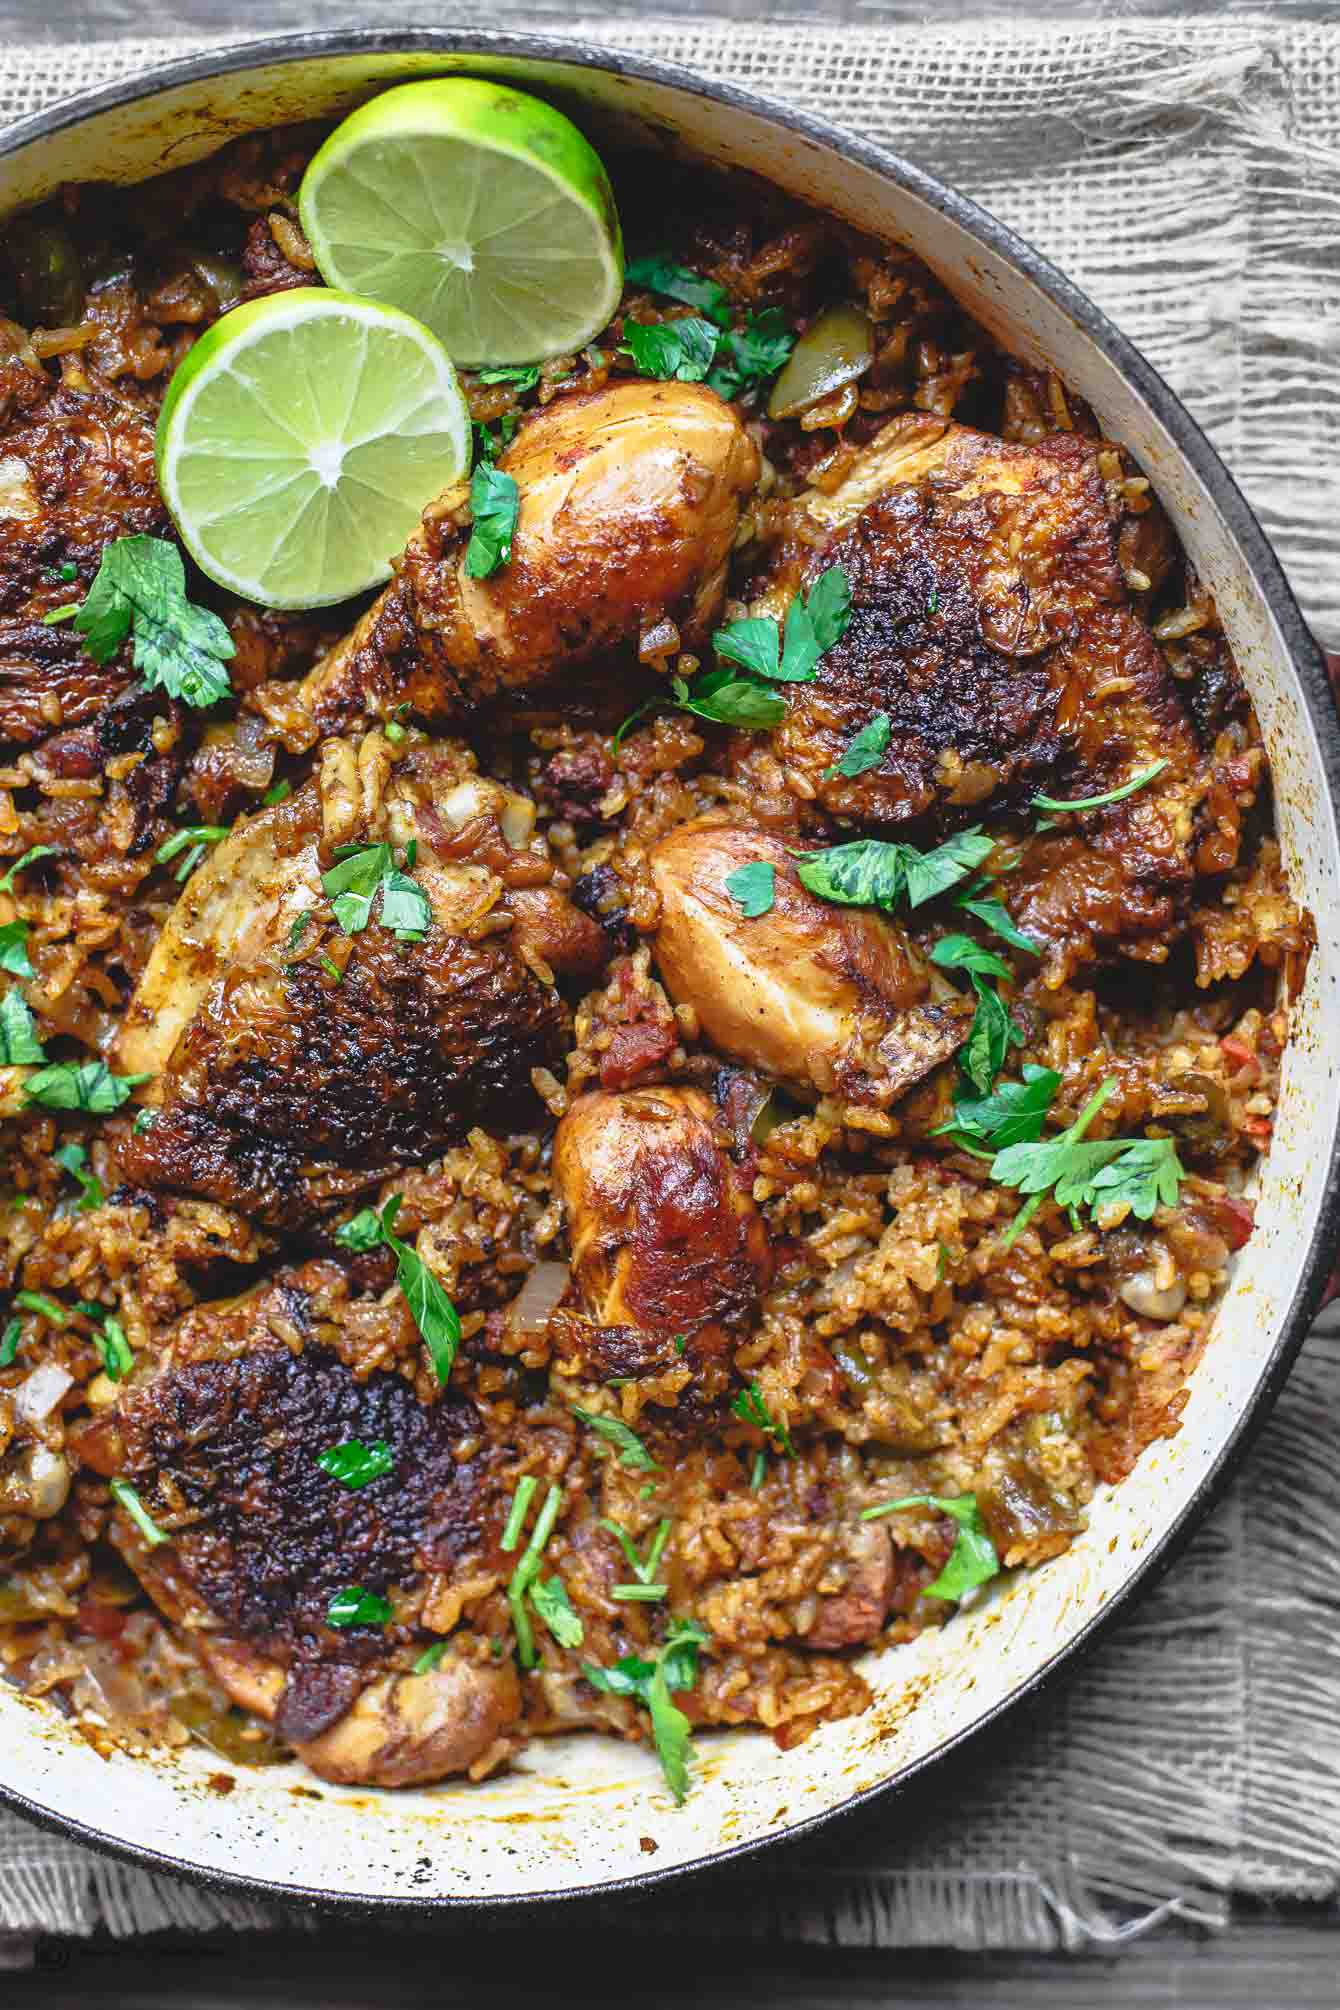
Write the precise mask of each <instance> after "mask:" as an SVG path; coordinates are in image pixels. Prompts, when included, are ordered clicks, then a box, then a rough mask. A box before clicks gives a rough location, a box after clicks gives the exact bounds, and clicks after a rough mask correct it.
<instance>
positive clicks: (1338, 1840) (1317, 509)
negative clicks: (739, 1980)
mask: <svg viewBox="0 0 1340 2010" xmlns="http://www.w3.org/2000/svg"><path fill="white" fill-rule="evenodd" d="M465 11H466V14H467V15H469V14H471V13H472V12H473V13H474V17H475V18H482V15H481V12H480V11H479V10H470V9H467V10H465ZM504 11H505V13H506V20H507V24H508V25H512V26H518V27H519V26H523V25H526V24H527V16H526V15H525V14H524V13H520V12H517V11H515V10H512V9H507V10H504ZM340 18H343V19H347V20H349V21H350V23H351V24H352V23H353V22H354V21H356V19H357V15H356V13H355V11H354V10H353V8H352V7H347V6H346V7H339V8H337V9H336V10H335V16H334V19H336V20H338V19H340ZM416 18H418V19H419V20H423V19H424V18H425V15H424V14H423V13H420V14H419V15H418V16H417V17H416ZM451 18H452V19H453V20H454V21H456V22H459V21H460V19H461V18H462V16H461V14H460V13H457V14H455V15H454V16H453V17H451ZM488 18H489V24H490V25H493V26H497V25H500V23H499V11H498V10H497V9H493V10H490V14H489V17H488ZM551 19H552V17H550V20H546V21H545V22H544V23H543V25H544V26H546V27H547V26H549V25H550V24H551ZM322 20H323V25H327V26H329V25H333V24H334V22H333V19H332V14H331V10H329V9H326V10H323V16H322ZM535 25H537V26H538V25H541V23H540V22H539V21H536V23H535ZM567 32H569V33H570V34H572V35H573V36H574V37H575V38H577V39H580V40H583V41H600V40H607V41H610V42H617V44H618V45H619V46H620V47H623V48H626V49H630V50H634V51H637V52H640V53H645V54H648V55H654V56H657V57H662V58H666V59H669V60H673V61H676V62H680V63H684V64H686V65H688V66H689V67H690V68H692V69H695V70H697V71H700V72H702V73H703V74H705V75H708V76H713V77H728V78H731V79H734V80H735V81H737V82H739V83H742V84H745V85H748V86H750V87H752V88H753V89H755V90H758V91H760V92H763V93H765V94H770V95H772V96H773V97H776V98H783V99H787V100H789V101H791V102H793V103H795V104H798V105H803V106H804V107H806V108H807V109H808V110H811V111H813V112H816V113H821V114H823V115H825V116H827V117H829V118H832V119H835V120H837V121H838V122H840V123H841V124H843V125H845V126H847V127H849V128H851V129H852V130H854V131H858V132H861V133H864V134H866V135H868V136H870V137H872V138H874V139H878V140H881V141H884V142H886V143H888V144H889V145H891V146H893V147H896V148H897V149H899V150H900V151H901V152H904V153H907V154H910V155H911V156H912V157H913V158H915V159H917V160H919V161H920V162H922V163H923V164H924V165H925V166H927V167H929V168H932V169H935V170H937V171H939V172H941V173H943V174H944V175H945V176H946V177H947V178H948V179H949V180H951V181H953V182H955V183H957V184H958V185H959V186H960V187H961V188H963V189H965V190H966V191H967V192H968V193H969V194H971V195H974V196H976V197H977V198H978V199H979V200H980V201H982V202H984V203H985V204H986V205H987V206H988V208H990V209H993V210H994V211H995V212H996V213H997V214H998V215H1000V216H1002V217H1003V218H1004V219H1005V220H1006V221H1007V222H1009V223H1011V224H1013V225H1014V227H1015V228H1016V229H1017V230H1019V231H1021V232H1022V233H1023V234H1024V236H1026V237H1028V238H1031V239H1032V240H1033V242H1034V243H1036V244H1037V245H1039V246H1040V247H1041V248H1042V249H1043V250H1044V251H1046V252H1048V253H1049V254H1050V255H1051V256H1052V257H1053V258H1054V259H1055V260H1056V261H1057V263H1058V264H1060V265H1061V266H1063V267H1064V268H1065V270H1066V271H1067V272H1069V273H1070V274H1071V275H1072V276H1073V277H1074V278H1075V279H1076V280H1078V282H1079V283H1080V285H1081V286H1083V287H1085V288H1087V290H1088V291H1089V292H1090V293H1091V294H1092V295H1093V296H1094V298H1095V299H1096V300H1097V301H1098V302H1099V303H1100V305H1102V306H1103V307H1105V308H1106V309H1107V310H1108V312H1109V313H1110V314H1112V315H1113V317H1114V318H1115V319H1116V320H1117V322H1118V323H1119V324H1120V325H1121V326H1122V327H1123V328H1124V329H1125V330H1126V332H1127V333H1128V334H1129V335H1131V336H1132V337H1133V338H1134V339H1135V341H1136V342H1137V343H1139V344H1140V346H1141V347H1142V348H1143V349H1144V351H1145V353H1146V354H1147V355H1148V356H1150V357H1151V358H1152V360H1153V361H1154V363H1155V364H1156V365H1157V366H1158V367H1159V369H1160V370H1162V371H1163V372H1164V374H1165V375H1166V376H1167V377H1168V378H1169V379H1170V380H1171V382H1172V383H1173V385H1174V386H1175V387H1176V388H1177V390H1178V391H1180V392H1181V394H1182V396H1183V397H1184V398H1185V399H1186V400H1187V402H1188V404H1189V405H1190V407H1191V409H1192V410H1193V412H1194V413H1195V414H1196V416H1197V417H1198V418H1199V419H1200V420H1201V422H1202V424H1203V425H1204V426H1205V427H1206V429H1207V430H1208V432H1209V433H1210V435H1211V437H1212V438H1213V439H1214V440H1215V441H1216V442H1217V444H1218V446H1219V448H1220V450H1221V452H1222V453H1223V455H1224V457H1225V459H1226V460H1227V462H1228V464H1229V466H1230V467H1231V468H1232V469H1233V471H1234V472H1235V473H1236V475H1237V476H1238V478H1239V480H1240V481H1241V482H1242V483H1243V485H1244V487H1245V488H1246V491H1247V493H1248V495H1249V496H1250V497H1251V499H1252V501H1253V502H1254V504H1255V505H1256V508H1257V510H1258V511H1259V512H1260V514H1261V516H1262V518H1263V519H1264V521H1265V524H1266V527H1267V529H1268V530H1269V531H1270V533H1271V535H1272V536H1273V537H1274V539H1275V541H1276V544H1277V545H1278V547H1279V550H1280V552H1281V555H1282V557H1283V559H1284V562H1285V565H1286V567H1287V569H1288V571H1289V572H1290V574H1291V576H1292V579H1293V582H1294V586H1295V588H1296V590H1297V591H1298V593H1299V596H1300V598H1301V600H1302V602H1303V606H1304V609H1305V611H1306V612H1307V613H1308V615H1309V616H1310V617H1311V619H1312V620H1313V622H1314V623H1315V625H1316V627H1317V628H1318V630H1319V632H1320V633H1321V634H1322V635H1323V636H1324V637H1326V638H1328V639H1330V640H1331V641H1332V646H1336V647H1340V563H1337V552H1336V525H1337V522H1340V472H1338V470H1340V27H1336V26H1321V25H1312V26H1308V25H1302V24H1293V25H1278V26H1276V25H1272V24H1271V23H1269V22H1268V21H1264V20H1263V21H1260V22H1252V21H1247V20H1241V19H1238V20H1234V21H1232V22H1231V23H1226V22H1224V21H1222V20H1220V21H1218V22H1216V21H1214V20H1209V19H1204V20H1198V21H1194V22H1190V21H1188V22H1179V21H1175V20H1168V21H1143V22H1139V23H1136V22H1130V21H1127V22H1117V23H1114V24H1112V25H1075V26H1069V27H1065V26H1059V25H1057V24H1056V23H1054V22H1051V23H1047V24H1045V25H1044V24H1042V23H1041V22H1039V23H1036V24H1032V23H1028V22H1016V23H1013V24H1008V25H1006V24H999V23H997V24H991V25H971V26H967V25H965V26H963V27H961V28H955V29H952V30H948V31H945V30H940V29H931V28H908V27H899V28H896V29H880V28H862V29H851V30H842V29H836V28H833V27H830V26H828V25H824V26H822V27H819V26H815V27H804V26H792V27H786V28H781V27H775V26H772V25H766V24H763V23H755V24H732V23H726V22H720V21H716V22H714V21H711V20H699V21H689V20H678V21H670V20H662V21H656V20H647V19H643V20H638V21H635V22H634V21H629V20H627V19H620V20H619V21H618V22H617V23H616V22H606V23H605V24H603V27H602V24H601V23H600V22H599V20H595V19H593V20H580V21H577V22H575V23H572V24H568V26H567ZM194 46H198V45H195V44H188V43H184V42H179V43H175V44H172V43H154V44H148V43H131V42H121V43H110V44H101V45H99V44H88V45H85V46H83V47H77V48H76V47H64V46H60V47H48V48H44V49H42V50H37V49H26V50H25V49H23V48H15V49H11V50H10V51H9V53H8V54H7V55H6V56H4V57H3V58H0V119H7V118H15V117H18V116H20V115H21V114H23V113H25V112H28V111H32V110H34V109H36V108H37V107H39V106H41V105H45V104H47V103H49V102H51V101H52V100H53V99H55V98H59V97H62V96H64V95H66V94H67V93H69V92H71V91H76V90H80V89H84V88H86V87H88V86H90V85H92V84H95V83H100V82H102V81H104V80H105V79H107V78H110V77H114V76H127V75H135V74H136V73H138V72H140V71H142V70H144V69H146V68H148V66H149V65H150V64H152V63H155V62H158V61H161V60H162V59H163V58H164V57H166V56H169V55H174V54H182V53H186V52H187V51H188V49H190V48H192V47H194ZM1338 1340H1340V1319H1332V1320H1331V1321H1330V1323H1329V1324H1327V1323H1326V1322H1323V1325H1322V1326H1321V1327H1320V1328H1319V1330H1318V1331H1317V1332H1316V1333H1315V1334H1314V1336H1313V1338H1312V1339H1311V1341H1310V1342H1309V1344H1308V1347H1307V1349H1306V1351H1305V1352H1304V1355H1303V1357H1302V1360H1301V1362H1300V1364H1299V1367H1298V1369H1297V1371H1296V1372H1295V1374H1294V1376H1293V1379H1292V1381H1291V1382H1290V1385H1289V1387H1288V1389H1287V1390H1286V1391H1285V1394H1284V1396H1283V1397H1282V1398H1281V1400H1280V1403H1279V1406H1278V1408H1277V1410H1276V1412H1275V1414H1274V1416H1273V1418H1272V1419H1271V1421H1270V1423H1269V1425H1268V1426H1267V1428H1266V1430H1265V1432H1264V1434H1263V1435H1262V1437H1261V1438H1260V1440H1259V1441H1258V1444H1257V1446H1256V1449H1255V1450H1254V1452H1253V1453H1252V1456H1251V1459H1250V1463H1249V1465H1248V1468H1247V1470H1246V1471H1245V1473H1244V1474H1243V1475H1242V1476H1241V1477H1240V1479H1239V1480H1238V1482H1237V1484H1236V1485H1235V1486H1234V1488H1233V1491H1232V1493H1231V1494H1230V1496H1229V1497H1228V1499H1227V1500H1226V1501H1225V1502H1224V1503H1223V1504H1222V1505H1221V1506H1220V1507H1219V1508H1218V1509H1217V1511H1216V1512H1215V1514H1214V1516H1213V1517H1212V1519H1211V1521H1210V1523H1209V1525H1208V1526H1207V1527H1206V1528H1205V1529H1204V1530H1203V1531H1202V1532H1201V1533H1200V1535H1199V1536H1198V1538H1197V1539H1196V1541H1195V1543H1194V1545H1193V1547H1192V1549H1191V1550H1190V1552H1189V1553H1188V1554H1187V1556H1186V1557H1185V1558H1184V1559H1183V1560H1182V1562H1181V1563H1180V1564H1179V1565H1178V1566H1177V1568H1176V1569H1175V1570H1174V1572H1173V1573H1172V1575H1171V1576H1170V1577H1169V1578H1168V1579H1167V1580H1166V1581H1165V1582H1164V1583H1163V1585H1161V1586H1160V1588H1159V1589H1158V1590H1157V1591H1156V1592H1155V1593H1154V1594H1153V1595H1152V1596H1150V1597H1149V1598H1147V1599H1146V1600H1145V1601H1144V1602H1143V1604H1142V1605H1141V1607H1140V1609H1139V1611H1138V1612H1137V1613H1135V1614H1134V1615H1132V1616H1131V1617H1130V1618H1129V1619H1127V1620H1126V1621H1125V1622H1124V1623H1123V1624H1121V1626H1120V1627H1119V1629H1118V1630H1116V1631H1115V1632H1114V1633H1113V1634H1112V1635H1111V1636H1110V1637H1109V1638H1108V1639H1107V1640H1106V1641H1105V1642H1104V1643H1103V1645H1102V1646H1101V1647H1100V1649H1099V1650H1098V1652H1097V1653H1095V1654H1094V1655H1092V1656H1091V1657H1089V1659H1088V1660H1087V1661H1085V1662H1084V1664H1083V1665H1082V1666H1081V1667H1080V1668H1078V1669H1077V1670H1076V1671H1075V1672H1074V1674H1073V1675H1072V1676H1071V1677H1070V1678H1069V1680H1068V1681H1067V1682H1066V1683H1064V1684H1063V1685H1062V1686H1061V1687H1060V1688H1057V1689H1053V1690H1052V1691H1051V1692H1050V1693H1049V1694H1048V1696H1047V1697H1046V1699H1045V1701H1044V1702H1043V1703H1042V1704H1041V1705H1040V1706H1037V1707H1036V1708H1034V1709H1033V1711H1032V1712H1031V1713H1026V1714H1023V1715H1019V1716H1016V1717H1015V1718H1014V1719H1012V1720H1011V1721H1010V1722H1009V1723H1007V1725H1006V1726H1005V1727H1004V1728H1003V1729H1002V1730H1001V1731H1000V1732H999V1733H998V1734H996V1735H995V1736H994V1737H993V1738H992V1739H990V1740H988V1741H979V1742H978V1744H977V1745H976V1746H975V1747H974V1748H972V1749H971V1750H970V1752H969V1754H968V1756H967V1757H966V1758H965V1759H964V1760H962V1761H959V1762H956V1764H955V1766H954V1768H953V1770H952V1772H950V1773H949V1774H948V1775H947V1776H941V1777H940V1778H938V1779H937V1780H936V1781H935V1783H934V1784H933V1786H932V1787H931V1788H930V1789H929V1790H928V1791H925V1792H918V1793H916V1794H915V1795H913V1796H907V1797H904V1798H903V1799H901V1800H899V1801H897V1802H895V1803H893V1804H892V1805H890V1806H889V1807H888V1809H887V1810H886V1811H885V1813H884V1814H883V1815H881V1816H880V1817H878V1818H877V1819H875V1820H873V1821H869V1822H867V1823H866V1824H865V1825H864V1826H862V1827H861V1828H860V1829H859V1830H854V1829H851V1828H848V1829H845V1830H842V1831H840V1832H839V1834H838V1835H837V1836H836V1837H835V1838H834V1839H833V1840H831V1841H826V1842H821V1843H819V1844H817V1845H813V1846H811V1847H809V1848H807V1849H805V1850H803V1851H795V1850H793V1851H791V1852H789V1853H787V1852H783V1853H781V1854H779V1855H774V1856H773V1857H771V1858H770V1859H769V1860H768V1864H767V1868H766V1871H762V1872H760V1873H758V1874H756V1875H754V1876H753V1877H752V1878H749V1879H746V1880H741V1878H739V1877H738V1876H735V1877H732V1878H731V1879H730V1880H729V1882H728V1883H726V1884H724V1885H722V1884H719V1883H713V1882H712V1881H710V1880H709V1881H707V1882H706V1883H700V1884H699V1885H698V1886H697V1887H696V1888H694V1889H693V1891H692V1893H691V1894H683V1895H679V1894H675V1893H673V1892H672V1893H670V1894H668V1895H666V1896H665V1897H662V1898H658V1899H656V1900H655V1901H652V1902H650V1903H647V1904H644V1905H643V1906H642V1908H641V1909H640V1911H639V1914H638V1923H639V1925H640V1926H644V1927H647V1928H650V1929H653V1930H655V1929H661V1930H665V1931H679V1932H684V1931H694V1932H699V1933H703V1932H715V1933H723V1934H725V1933H733V1934H751V1935H752V1934H759V1935H765V1934H766V1935H768V1936H770V1937H772V1938H776V1937H778V1936H786V1935H789V1936H792V1937H795V1938H800V1939H807V1940H812V1941H822V1940H825V1939H831V1940H840V1941H843V1942H847V1943H853V1944H861V1943H868V1944H871V1945H887V1946H909V1945H934V1944H952V1945H956V1946H960V1947H1029V1948H1039V1947H1043V1948H1045V1947H1054V1946H1061V1945H1067V1946H1074V1945H1078V1944H1082V1943H1084V1942H1086V1941H1087V1942H1093V1941H1112V1940H1114V1939H1117V1938H1120V1937H1121V1936H1122V1935H1124V1934H1127V1933H1130V1932H1132V1931H1138V1930H1140V1929H1141V1927H1142V1926H1145V1925H1147V1924H1148V1923H1150V1921H1151V1920H1153V1919H1157V1918H1163V1917H1167V1916H1168V1915H1169V1914H1172V1915H1177V1916H1180V1917H1183V1918H1185V1919H1188V1920H1194V1921H1198V1922H1203V1923H1205V1924H1207V1925H1215V1924H1220V1923H1222V1922H1223V1921H1224V1920H1225V1919H1226V1917H1227V1915H1228V1911H1229V1908H1230V1906H1231V1903H1232V1899H1233V1896H1234V1895H1235V1894H1250V1895H1252V1896H1255V1897H1263V1896H1264V1897H1271V1896H1279V1897H1288V1898H1313V1899H1325V1898H1329V1897H1331V1896H1332V1895H1333V1894H1334V1892H1335V1889H1336V1884H1337V1876H1338V1875H1340V1597H1338V1596H1337V1572H1336V1568H1335V1531H1336V1529H1337V1527H1338V1526H1340V1471H1338V1470H1337V1461H1336V1442H1335V1432H1334V1427H1333V1420H1334V1417H1335V1415H1336V1413H1337V1410H1340V1347H1338V1346H1337V1341H1338ZM2 1765H3V1759H2V1758H0V1766H2ZM94 1813H95V1815H96V1811H94ZM282 1917H287V1915H284V1914H281V1913H279V1912H272V1913H265V1914H262V1913H260V1912H258V1911H257V1910H256V1909H255V1908H252V1907H248V1906H246V1905H244V1904H242V1903H240V1902H229V1901H226V1900H220V1899H218V1898H215V1897H213V1896H211V1895H208V1894H204V1893H200V1892H197V1891H195V1890H194V1889H192V1888H190V1887H188V1886H186V1885H183V1884H180V1883H177V1882H175V1881H168V1880H162V1879H158V1878H153V1877H150V1876H147V1875H145V1874H143V1873H141V1872H139V1871H131V1870H127V1869H124V1868H122V1867H121V1866H118V1865H115V1864H112V1863H109V1862H105V1861H103V1860H101V1859H99V1858H96V1857H91V1856H89V1855H88V1854H87V1853H85V1852H84V1851H82V1850H79V1849H76V1848H75V1847H73V1846H72V1845H70V1844H68V1843H66V1842H64V1841H61V1840H58V1839H56V1838H53V1837H50V1836H47V1835H44V1834H39V1833H37V1832H35V1831H33V1830H32V1829H30V1828H28V1827H26V1826H25V1825H23V1824H22V1823H20V1822H17V1821H14V1820H12V1819H11V1818H9V1817H7V1816H5V1815H3V1814H0V1962H2V1961H3V1959H4V1950H5V1948H6V1942H5V1939H4V1937H3V1936H4V1935H5V1934H6V1933H7V1934H8V1935H9V1936H10V1938H9V1940H8V1943H7V1946H8V1952H9V1957H10V1959H11V1960H21V1959H22V1958H23V1956H24V1951H25V1949H26V1948H27V1947H29V1946H30V1945H31V1936H32V1935H34V1934H35V1933H42V1932H46V1933H51V1932H66V1933H87V1932H90V1931H92V1930H93V1929H94V1928H95V1927H97V1926H99V1925H106V1926H108V1927H110V1929H111V1930H112V1931H113V1932H114V1933H118V1934H128V1933H135V1932H145V1931H150V1930H153V1929H155V1928H158V1927H164V1926H172V1925H175V1926H183V1925H195V1926H202V1927H203V1926H208V1925H217V1924H221V1923H222V1924H227V1923H231V1924H238V1925H243V1924H256V1925H261V1924H272V1923H274V1922H275V1921H276V1920H277V1919H279V1918H282ZM568 1917H569V1919H571V1917H572V1916H571V1915H568Z"/></svg>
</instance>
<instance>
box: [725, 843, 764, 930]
mask: <svg viewBox="0 0 1340 2010" xmlns="http://www.w3.org/2000/svg"><path fill="white" fill-rule="evenodd" d="M774 880H775V872H774V869H773V866H772V864H771V862H770V861H769V860H767V859H761V858H757V859H753V860H751V861H750V863H749V864H748V865H741V866H737V867H736V869H735V871H734V872H728V873H727V874H726V881H725V885H726V891H727V893H728V894H729V895H730V897H731V899H732V900H733V901H734V902H735V904H736V906H737V907H738V908H739V909H740V912H741V913H742V914H743V915H744V916H745V918H746V920H749V921H754V920H756V919H757V918H758V916H759V915H760V914H766V913H767V912H768V910H769V909H770V908H771V906H772V903H773V900H774V898H775V896H776V887H775V884H774Z"/></svg>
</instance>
